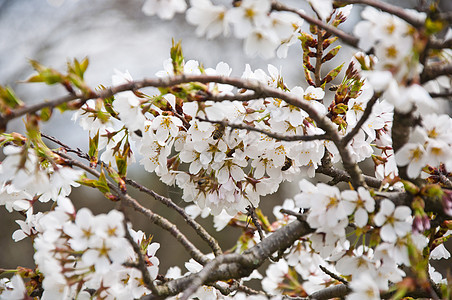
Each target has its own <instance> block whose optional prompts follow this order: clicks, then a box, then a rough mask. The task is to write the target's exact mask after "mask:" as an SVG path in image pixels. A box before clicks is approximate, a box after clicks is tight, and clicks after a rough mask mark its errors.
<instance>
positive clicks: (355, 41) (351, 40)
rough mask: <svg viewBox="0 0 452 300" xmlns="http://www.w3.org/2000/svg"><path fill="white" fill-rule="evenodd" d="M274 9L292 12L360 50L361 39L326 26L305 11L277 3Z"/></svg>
mask: <svg viewBox="0 0 452 300" xmlns="http://www.w3.org/2000/svg"><path fill="white" fill-rule="evenodd" d="M272 9H273V10H276V11H288V12H292V13H294V14H297V15H298V16H300V18H302V19H303V20H305V21H306V22H308V23H309V24H312V25H316V26H318V27H320V28H322V29H324V30H326V31H328V32H330V33H332V34H334V35H335V36H337V37H338V38H340V39H341V40H342V41H343V42H344V43H346V44H349V45H350V46H352V47H355V48H359V47H358V42H359V39H358V38H357V37H355V36H353V35H351V34H348V33H346V32H344V31H342V30H340V29H338V28H336V27H334V26H331V25H328V24H325V23H324V22H322V21H321V20H318V19H315V18H313V17H311V16H309V15H307V14H305V13H304V12H303V11H300V10H297V9H295V8H291V7H288V6H286V5H284V4H282V3H280V2H277V1H273V2H272Z"/></svg>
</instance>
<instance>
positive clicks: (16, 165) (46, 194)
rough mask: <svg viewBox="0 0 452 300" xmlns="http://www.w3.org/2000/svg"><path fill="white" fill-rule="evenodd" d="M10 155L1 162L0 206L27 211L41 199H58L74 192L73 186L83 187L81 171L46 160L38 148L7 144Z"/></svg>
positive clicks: (44, 200)
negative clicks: (72, 190)
mask: <svg viewBox="0 0 452 300" xmlns="http://www.w3.org/2000/svg"><path fill="white" fill-rule="evenodd" d="M3 153H4V154H5V156H6V158H5V159H4V160H3V162H2V164H1V165H0V184H1V189H0V205H5V207H6V209H7V210H8V211H10V212H11V211H12V210H17V211H26V210H28V209H29V208H31V205H32V204H33V202H34V201H36V200H37V199H38V200H39V201H41V202H47V201H49V200H53V201H56V200H57V199H58V198H60V197H66V196H67V195H69V194H70V193H71V186H74V187H77V186H80V184H79V183H77V180H79V179H80V176H81V175H82V174H83V172H82V171H80V170H75V169H72V168H70V167H66V166H62V165H57V164H56V163H55V162H53V161H51V160H42V159H40V157H39V156H38V153H37V151H36V150H35V149H33V148H29V147H26V146H23V147H17V146H13V145H7V146H5V147H4V148H3Z"/></svg>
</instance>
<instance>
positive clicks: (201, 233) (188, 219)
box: [125, 179, 223, 256]
mask: <svg viewBox="0 0 452 300" xmlns="http://www.w3.org/2000/svg"><path fill="white" fill-rule="evenodd" d="M125 181H126V183H127V184H129V185H131V186H133V187H135V188H137V189H138V190H140V191H141V192H144V193H146V194H148V195H150V196H152V197H153V198H154V199H156V200H158V201H160V202H161V203H163V204H165V205H166V206H168V207H169V208H172V209H174V210H175V211H176V212H177V213H179V214H180V215H181V216H182V217H183V218H184V220H185V222H187V224H188V225H190V226H191V227H192V228H193V229H194V230H195V232H196V233H197V234H198V235H199V236H200V237H201V238H202V239H203V240H204V241H205V242H207V244H208V245H209V246H210V248H211V249H212V250H213V252H214V254H215V256H218V255H221V254H222V253H223V252H222V251H221V248H220V246H219V245H218V242H217V241H216V240H215V239H214V238H213V237H212V236H211V235H210V234H209V233H208V232H207V231H206V230H205V229H204V227H202V226H201V225H199V223H198V222H196V221H195V220H194V219H193V218H191V217H190V216H189V215H187V213H186V212H185V210H184V209H183V208H181V207H180V206H178V205H177V204H176V203H174V202H173V201H172V200H171V199H170V198H166V197H163V196H161V195H159V194H157V193H156V192H154V191H153V190H150V189H148V188H147V187H145V186H142V185H140V184H138V183H137V182H135V181H134V180H131V179H126V180H125Z"/></svg>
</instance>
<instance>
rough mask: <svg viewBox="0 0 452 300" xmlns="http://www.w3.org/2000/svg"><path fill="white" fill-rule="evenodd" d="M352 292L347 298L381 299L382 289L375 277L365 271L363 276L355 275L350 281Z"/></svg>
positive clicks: (352, 299)
mask: <svg viewBox="0 0 452 300" xmlns="http://www.w3.org/2000/svg"><path fill="white" fill-rule="evenodd" d="M350 288H351V289H352V291H353V292H352V293H350V294H349V295H347V297H346V299H347V300H379V299H380V291H379V289H378V286H377V283H376V281H375V280H374V278H373V277H372V276H371V275H370V274H368V273H363V274H361V276H359V277H357V278H355V277H353V280H352V282H350Z"/></svg>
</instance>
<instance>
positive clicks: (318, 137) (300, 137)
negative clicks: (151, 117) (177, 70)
mask: <svg viewBox="0 0 452 300" xmlns="http://www.w3.org/2000/svg"><path fill="white" fill-rule="evenodd" d="M196 118H197V119H198V120H200V121H204V122H209V123H213V124H221V125H223V126H224V127H229V128H233V129H244V130H249V131H254V132H259V133H263V134H265V135H267V136H269V137H271V138H274V139H276V140H280V141H288V142H293V141H316V140H329V139H330V138H329V136H328V135H327V134H316V135H285V134H279V133H275V132H271V131H268V130H266V129H260V128H256V127H253V126H250V125H246V124H233V123H229V122H227V121H213V120H208V119H206V118H201V117H196Z"/></svg>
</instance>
